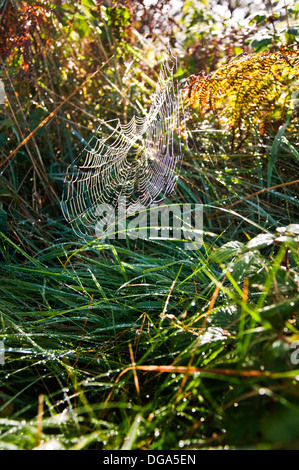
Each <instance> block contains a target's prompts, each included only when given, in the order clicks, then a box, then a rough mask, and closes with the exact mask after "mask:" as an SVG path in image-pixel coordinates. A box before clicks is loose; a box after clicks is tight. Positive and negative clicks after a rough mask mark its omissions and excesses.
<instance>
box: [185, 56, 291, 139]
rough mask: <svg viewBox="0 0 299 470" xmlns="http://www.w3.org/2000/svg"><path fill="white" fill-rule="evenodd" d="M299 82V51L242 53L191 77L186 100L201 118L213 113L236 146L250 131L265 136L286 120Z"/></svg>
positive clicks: (187, 86)
mask: <svg viewBox="0 0 299 470" xmlns="http://www.w3.org/2000/svg"><path fill="white" fill-rule="evenodd" d="M298 80H299V52H298V51H292V50H286V49H280V50H275V51H267V52H259V53H251V54H249V53H243V54H240V55H238V56H236V57H235V58H234V59H232V60H231V61H230V62H229V63H228V64H226V65H223V66H222V67H220V68H219V69H218V70H216V71H214V72H211V73H210V74H208V75H204V74H203V73H202V72H199V74H198V75H195V76H194V75H192V76H191V77H190V78H189V81H188V83H187V85H186V86H185V88H186V96H185V97H186V99H187V101H188V102H189V103H190V105H191V106H192V107H193V108H198V109H199V112H200V114H201V115H202V116H203V115H204V114H205V113H206V112H207V111H210V110H211V111H213V112H214V113H215V114H216V115H217V117H218V118H219V121H220V122H221V123H226V124H227V125H228V127H229V128H230V130H231V132H232V141H233V145H234V142H235V140H236V139H237V140H238V141H239V144H240V142H241V143H242V142H243V141H244V139H245V138H246V137H247V135H248V133H249V132H250V130H252V129H254V128H255V129H258V131H259V132H260V133H266V132H268V129H269V124H270V123H273V124H274V127H275V123H281V122H282V121H283V120H284V119H285V117H286V113H287V109H288V103H289V99H290V96H291V95H292V93H293V92H294V91H295V90H296V89H299V81H298Z"/></svg>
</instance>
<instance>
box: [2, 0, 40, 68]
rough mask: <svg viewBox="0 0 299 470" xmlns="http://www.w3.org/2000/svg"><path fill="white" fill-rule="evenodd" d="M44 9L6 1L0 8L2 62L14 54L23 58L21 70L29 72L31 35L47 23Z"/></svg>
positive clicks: (38, 6)
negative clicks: (18, 54) (19, 54)
mask: <svg viewBox="0 0 299 470" xmlns="http://www.w3.org/2000/svg"><path fill="white" fill-rule="evenodd" d="M46 12H47V10H46V8H45V7H44V6H41V5H36V4H29V3H27V2H23V1H21V2H18V4H17V6H15V4H13V3H12V2H11V0H8V1H7V2H4V4H3V6H2V7H1V8H0V17H1V23H0V56H1V58H2V61H5V60H8V59H10V58H11V57H12V56H13V55H14V54H15V53H21V54H22V57H23V69H24V71H25V72H27V71H28V70H29V67H30V64H31V51H30V47H31V42H32V38H33V34H34V33H35V32H36V30H37V29H38V28H39V27H41V26H42V25H44V24H46V23H47V22H48V18H47V16H46Z"/></svg>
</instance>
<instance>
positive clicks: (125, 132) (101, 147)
mask: <svg viewBox="0 0 299 470" xmlns="http://www.w3.org/2000/svg"><path fill="white" fill-rule="evenodd" d="M176 70H177V59H176V57H174V56H173V54H172V52H171V50H170V48H169V47H168V51H167V58H166V59H165V60H164V61H163V63H162V65H161V68H160V74H159V79H158V83H157V86H156V90H155V93H154V94H153V97H152V104H151V106H150V109H149V111H148V113H147V114H146V115H145V116H136V115H135V116H133V118H132V119H131V120H130V121H129V123H128V124H122V123H121V122H120V120H119V119H117V120H116V126H115V128H114V130H113V132H112V133H111V134H110V135H109V136H108V137H106V138H103V137H101V126H100V127H99V128H98V129H97V131H96V132H95V134H94V135H93V137H92V138H91V139H90V141H89V142H88V144H87V146H86V147H85V149H84V150H83V152H82V153H81V155H80V156H79V157H78V159H77V161H76V162H75V163H73V164H71V165H70V166H69V167H68V169H67V172H66V176H65V180H64V193H63V197H62V201H61V207H62V211H63V214H64V217H65V218H66V220H67V221H68V222H69V223H70V224H71V225H72V227H73V229H74V230H75V232H76V234H77V235H78V236H80V237H83V238H86V237H87V236H93V237H94V234H95V226H96V224H97V220H98V218H99V217H98V215H97V214H98V210H97V209H98V207H99V205H100V204H109V205H110V206H112V207H114V208H116V207H117V206H118V205H119V203H121V204H122V203H123V202H122V201H124V200H125V201H126V202H125V203H126V215H127V216H130V215H133V214H135V213H136V212H138V211H140V210H142V209H144V208H147V207H149V206H150V205H152V204H154V205H156V204H158V203H159V202H161V201H163V199H164V198H165V197H166V196H168V195H170V194H171V193H172V192H173V190H174V188H175V186H176V182H177V179H178V172H179V171H178V163H179V161H180V159H181V155H182V134H183V129H184V123H185V121H184V111H183V98H182V93H181V91H180V90H179V89H178V86H177V85H175V83H174V78H173V76H174V74H175V72H176ZM118 207H119V206H118Z"/></svg>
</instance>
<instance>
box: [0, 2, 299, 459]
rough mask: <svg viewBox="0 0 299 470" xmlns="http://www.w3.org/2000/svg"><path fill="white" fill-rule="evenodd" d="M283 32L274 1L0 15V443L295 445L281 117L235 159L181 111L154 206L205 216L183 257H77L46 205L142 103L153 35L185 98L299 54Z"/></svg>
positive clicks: (154, 251) (112, 249) (296, 31)
mask: <svg viewBox="0 0 299 470" xmlns="http://www.w3.org/2000/svg"><path fill="white" fill-rule="evenodd" d="M298 26H299V3H298V2H295V1H288V0H280V1H275V0H272V1H270V0H269V1H268V0H265V1H258V0H256V1H252V2H250V3H249V4H248V2H245V1H242V0H234V1H233V0H232V1H230V0H229V1H216V0H210V1H209V0H202V1H200V0H190V1H186V2H182V1H171V0H162V1H159V2H155V1H154V0H152V1H151V0H136V1H119V2H114V1H99V0H76V1H72V2H70V1H66V0H65V1H63V0H60V1H59V0H53V1H50V0H44V1H42V0H41V1H34V0H32V1H15V0H1V1H0V67H1V75H0V79H1V80H2V82H3V83H4V87H5V93H6V98H5V103H4V104H2V105H0V127H1V133H0V151H1V160H0V167H1V172H0V198H1V199H0V238H1V243H0V249H1V260H0V275H1V283H0V318H1V329H0V340H1V341H3V343H4V345H5V363H4V364H3V365H1V366H0V377H1V378H0V380H1V381H0V429H1V435H0V448H2V449H32V448H50V449H89V448H90V449H121V448H124V449H160V450H161V449H162V450H163V449H202V448H204V449H206V448H208V449H215V448H217V449H218V448H220V449H226V448H231V449H236V448H250V449H290V448H296V449H298V447H299V426H298V423H299V403H298V378H299V369H298V368H297V363H298V360H297V355H296V347H298V345H297V342H298V341H299V333H298V319H297V313H298V311H299V301H298V299H299V297H298V286H299V277H298V266H299V254H298V242H299V227H298V205H299V201H298V195H299V194H298V182H299V180H298V161H299V150H298V128H299V113H298V109H299V108H298V106H297V107H296V103H297V102H295V101H292V102H291V101H290V102H289V105H288V106H289V107H288V112H287V113H286V114H283V113H280V112H279V109H278V114H277V116H278V118H277V119H276V120H274V121H273V122H268V123H267V126H265V127H264V128H263V131H262V132H261V129H260V128H258V127H257V126H256V125H255V123H254V122H252V123H251V124H250V123H249V124H248V125H251V129H250V131H251V132H249V133H248V135H247V136H246V138H245V139H243V140H242V141H241V145H239V146H238V147H237V149H236V147H235V146H232V132H231V130H230V129H229V127H228V126H226V125H225V123H221V122H219V120H218V119H217V116H215V115H214V114H213V113H212V112H206V113H204V114H202V113H200V110H199V109H192V108H191V107H188V106H187V108H186V119H187V133H188V146H187V145H186V146H185V148H184V155H183V161H182V168H181V173H180V178H179V180H178V186H177V189H176V192H175V193H174V194H173V195H172V196H171V201H176V202H178V201H179V202H181V201H183V202H189V203H201V204H203V208H204V243H203V246H202V248H201V249H199V250H196V251H190V252H188V251H185V250H184V248H183V246H184V245H183V242H181V241H177V242H175V241H159V240H145V241H138V243H136V242H135V241H132V240H129V239H127V240H125V241H124V243H122V242H121V241H115V242H114V243H113V245H110V244H105V245H104V244H102V245H98V244H96V243H91V244H89V245H86V244H85V243H83V242H82V240H79V239H77V238H76V236H75V234H74V233H73V231H72V229H71V227H69V226H68V225H67V224H66V222H65V221H64V219H63V217H62V214H61V209H60V200H61V195H62V191H63V179H64V174H65V171H66V169H67V167H68V165H69V164H70V163H72V162H73V161H74V160H75V159H76V157H77V156H78V154H79V152H80V151H81V149H82V146H84V144H85V142H86V140H88V139H89V137H90V135H91V133H92V131H93V130H95V129H97V128H98V126H99V125H102V132H103V135H109V134H110V132H111V127H113V120H115V119H116V118H119V119H120V120H121V121H122V122H124V123H126V122H128V121H129V120H130V119H131V117H132V116H133V115H134V114H136V113H140V114H144V113H145V112H146V110H147V109H148V108H149V106H150V103H151V96H152V94H153V92H154V89H155V84H156V82H157V79H158V75H159V69H160V61H161V57H162V56H163V51H164V44H165V40H166V38H169V39H170V43H171V46H172V48H173V51H174V53H175V54H177V56H178V57H179V60H180V66H179V69H178V71H177V73H176V79H177V80H178V81H179V83H180V84H181V86H184V85H185V84H186V83H187V81H188V79H189V77H190V76H191V75H192V74H197V73H198V72H204V73H205V74H208V73H210V72H213V71H215V70H217V69H218V68H219V67H221V66H223V65H225V64H227V63H228V62H229V61H230V60H231V59H232V58H234V57H235V56H236V55H238V54H241V53H244V52H245V53H255V52H261V51H268V50H272V51H273V50H278V49H279V48H281V47H284V48H285V50H289V51H292V52H293V53H297V52H298V44H299V27H298ZM298 54H299V52H298ZM282 106H285V103H284V104H283V105H282ZM278 107H279V103H278ZM282 116H284V117H282ZM132 364H136V365H135V366H132ZM146 367H148V369H146ZM120 374H122V375H120Z"/></svg>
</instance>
